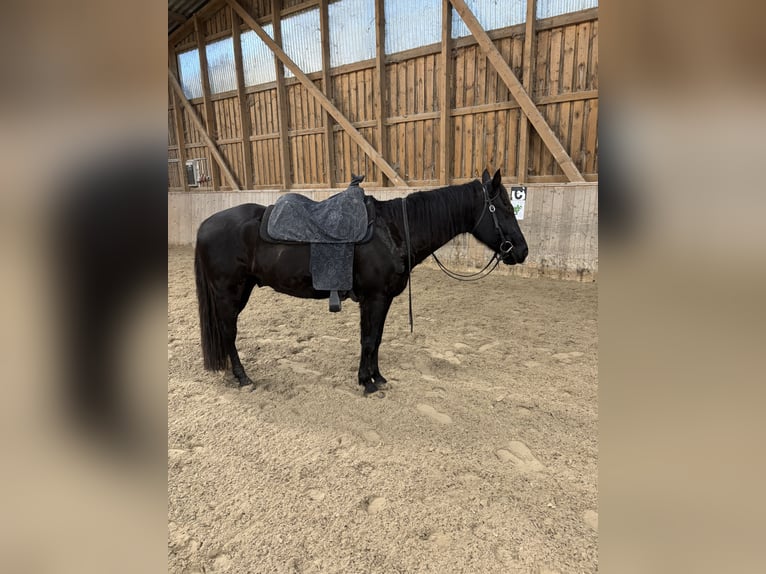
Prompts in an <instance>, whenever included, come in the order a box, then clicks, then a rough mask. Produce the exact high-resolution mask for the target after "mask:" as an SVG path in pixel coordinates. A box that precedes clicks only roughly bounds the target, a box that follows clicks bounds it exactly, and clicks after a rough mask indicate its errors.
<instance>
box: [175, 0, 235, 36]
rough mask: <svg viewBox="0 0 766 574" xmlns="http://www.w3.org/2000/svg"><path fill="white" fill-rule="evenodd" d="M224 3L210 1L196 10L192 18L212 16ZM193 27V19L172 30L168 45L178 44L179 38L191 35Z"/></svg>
mask: <svg viewBox="0 0 766 574" xmlns="http://www.w3.org/2000/svg"><path fill="white" fill-rule="evenodd" d="M224 3H225V0H212V2H210V3H208V4H205V6H203V7H202V8H200V9H199V10H197V11H196V12H195V13H194V16H197V17H199V18H205V17H206V16H208V15H210V14H212V13H213V12H215V11H216V10H218V9H219V8H220V7H221V6H222V5H223V4H224ZM193 27H194V18H193V17H192V18H189V19H188V20H187V21H186V23H185V24H181V27H180V28H176V29H175V30H173V33H172V34H170V36H168V44H170V45H171V46H172V45H173V44H175V43H176V42H178V40H180V39H181V38H183V37H184V36H186V35H187V34H190V33H191V31H192V30H191V29H192V28H193Z"/></svg>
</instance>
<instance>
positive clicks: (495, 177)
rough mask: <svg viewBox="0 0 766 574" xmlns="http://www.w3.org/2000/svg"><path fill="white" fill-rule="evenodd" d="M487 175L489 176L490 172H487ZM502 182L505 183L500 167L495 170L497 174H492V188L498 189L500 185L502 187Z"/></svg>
mask: <svg viewBox="0 0 766 574" xmlns="http://www.w3.org/2000/svg"><path fill="white" fill-rule="evenodd" d="M485 171H486V170H485ZM487 176H489V174H487ZM488 179H489V177H488ZM502 183H503V178H502V176H501V175H500V170H499V169H498V170H497V171H496V172H495V175H493V176H492V189H497V188H498V187H500V184H502Z"/></svg>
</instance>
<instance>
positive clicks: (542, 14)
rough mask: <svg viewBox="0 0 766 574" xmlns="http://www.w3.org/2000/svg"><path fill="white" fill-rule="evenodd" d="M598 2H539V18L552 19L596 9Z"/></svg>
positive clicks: (572, 0) (580, 0)
mask: <svg viewBox="0 0 766 574" xmlns="http://www.w3.org/2000/svg"><path fill="white" fill-rule="evenodd" d="M597 6H598V0H537V17H538V18H550V17H551V16H558V15H559V14H568V13H569V12H579V11H580V10H587V9H588V8H596V7H597Z"/></svg>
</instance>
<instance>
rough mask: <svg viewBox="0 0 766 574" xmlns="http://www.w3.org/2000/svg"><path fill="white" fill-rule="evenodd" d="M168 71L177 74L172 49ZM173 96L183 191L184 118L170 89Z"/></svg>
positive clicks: (184, 155)
mask: <svg viewBox="0 0 766 574" xmlns="http://www.w3.org/2000/svg"><path fill="white" fill-rule="evenodd" d="M168 56H169V58H168V59H169V64H170V72H171V74H172V75H173V77H174V78H175V77H177V76H178V59H177V58H176V55H175V53H174V52H173V51H169V52H168ZM170 93H171V96H172V98H173V119H174V120H175V126H176V143H177V144H178V165H179V166H180V171H181V184H182V185H183V188H184V191H189V182H188V181H186V136H185V135H184V120H183V117H182V116H181V110H180V109H179V102H178V96H177V95H176V92H175V90H173V89H171V90H170Z"/></svg>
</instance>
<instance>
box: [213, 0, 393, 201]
mask: <svg viewBox="0 0 766 574" xmlns="http://www.w3.org/2000/svg"><path fill="white" fill-rule="evenodd" d="M273 1H276V0H273ZM227 2H229V4H230V5H231V7H232V8H233V9H234V10H235V11H236V12H237V14H239V16H240V17H241V18H242V19H243V20H244V21H245V23H246V24H247V25H248V26H250V27H251V28H252V29H253V31H255V33H256V34H257V35H258V37H259V38H261V40H263V42H264V43H265V44H266V45H267V46H268V47H269V48H270V49H271V50H272V51H273V52H274V54H275V55H276V56H277V58H278V59H279V60H280V61H281V62H283V63H284V65H285V66H287V67H288V68H289V69H290V71H291V72H292V73H293V74H295V77H296V78H298V80H299V81H300V82H301V83H302V84H303V85H304V86H306V88H307V89H308V90H309V93H311V95H313V96H314V97H315V98H316V99H317V101H318V102H319V104H320V105H321V106H322V107H323V108H324V109H325V110H327V112H328V113H330V115H332V116H333V118H334V119H335V121H336V122H338V123H339V124H340V125H341V126H343V128H344V129H345V130H346V132H347V133H348V134H349V136H350V137H351V138H352V139H353V140H354V142H355V143H356V144H357V145H358V146H359V147H360V148H362V151H364V153H366V154H367V155H368V156H370V159H372V161H374V162H375V163H376V164H377V165H378V167H380V169H381V170H383V171H384V172H385V173H386V175H387V176H388V177H389V178H391V180H392V181H393V182H394V183H395V184H396V185H400V186H403V187H404V186H407V183H406V182H405V181H404V180H403V179H402V178H401V177H400V176H399V174H397V173H396V170H394V168H392V167H391V165H390V164H389V163H388V162H387V161H386V160H385V158H384V157H383V156H382V155H381V154H380V153H379V152H378V151H377V150H376V149H375V148H374V147H373V146H372V145H371V144H370V143H369V142H368V141H367V140H366V139H365V138H364V137H363V136H362V134H360V133H359V131H358V130H356V128H354V126H353V125H351V122H350V121H349V120H348V119H347V118H346V117H345V116H344V115H343V114H342V113H341V112H340V111H339V110H338V108H336V107H335V105H334V104H333V103H332V102H331V101H330V100H328V99H327V97H326V96H325V95H324V94H323V93H322V92H321V90H319V88H317V87H316V86H315V85H314V83H313V82H312V81H311V80H310V79H309V78H308V77H307V76H306V74H304V73H303V71H301V69H300V68H299V67H298V66H297V65H296V64H295V62H293V60H292V59H290V57H289V56H288V55H287V54H285V52H284V50H282V48H281V46H279V45H278V44H277V43H276V42H274V40H272V39H271V37H270V36H269V35H268V34H266V32H265V31H264V30H263V28H261V26H260V25H259V24H258V23H257V22H256V21H255V19H253V17H252V16H250V15H249V14H248V13H247V12H246V11H245V9H244V8H242V6H240V4H239V3H238V2H237V1H236V0H227ZM275 30H276V26H275Z"/></svg>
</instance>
